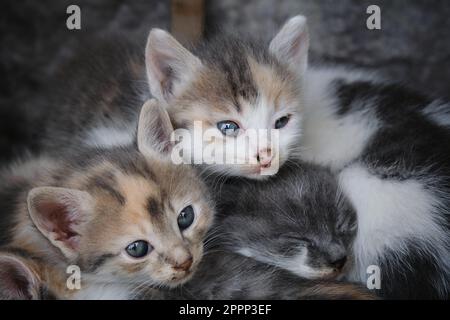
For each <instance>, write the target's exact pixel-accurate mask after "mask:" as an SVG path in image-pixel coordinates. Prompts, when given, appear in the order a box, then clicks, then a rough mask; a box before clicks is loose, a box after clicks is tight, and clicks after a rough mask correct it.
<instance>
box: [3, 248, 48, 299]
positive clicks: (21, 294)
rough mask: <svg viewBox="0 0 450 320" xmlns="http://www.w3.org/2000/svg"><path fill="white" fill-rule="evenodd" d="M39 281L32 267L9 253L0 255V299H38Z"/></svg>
mask: <svg viewBox="0 0 450 320" xmlns="http://www.w3.org/2000/svg"><path fill="white" fill-rule="evenodd" d="M40 284H41V280H40V279H39V276H38V275H37V274H36V273H35V271H34V269H33V266H31V265H29V264H28V263H27V262H25V261H24V260H23V259H21V258H19V257H16V256H15V255H13V254H10V253H0V299H1V300H32V299H38V298H39V288H40Z"/></svg>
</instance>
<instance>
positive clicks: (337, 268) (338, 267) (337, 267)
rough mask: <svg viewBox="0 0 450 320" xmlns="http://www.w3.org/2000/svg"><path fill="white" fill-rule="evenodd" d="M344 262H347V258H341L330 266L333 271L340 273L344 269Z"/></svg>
mask: <svg viewBox="0 0 450 320" xmlns="http://www.w3.org/2000/svg"><path fill="white" fill-rule="evenodd" d="M346 262H347V256H343V257H341V258H339V259H337V260H335V261H333V262H331V263H330V264H331V266H332V267H333V268H334V270H335V271H341V270H342V269H343V268H344V266H345V263H346Z"/></svg>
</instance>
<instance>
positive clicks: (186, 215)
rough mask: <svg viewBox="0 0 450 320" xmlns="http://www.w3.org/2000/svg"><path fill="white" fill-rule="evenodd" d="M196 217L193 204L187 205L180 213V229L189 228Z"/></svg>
mask: <svg viewBox="0 0 450 320" xmlns="http://www.w3.org/2000/svg"><path fill="white" fill-rule="evenodd" d="M194 217H195V214H194V209H193V208H192V206H187V207H186V208H184V209H183V210H182V211H181V213H180V214H179V215H178V227H180V230H181V231H183V230H185V229H187V228H189V227H190V226H191V224H192V222H194Z"/></svg>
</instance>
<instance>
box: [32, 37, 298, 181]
mask: <svg viewBox="0 0 450 320" xmlns="http://www.w3.org/2000/svg"><path fill="white" fill-rule="evenodd" d="M92 52H93V53H90V54H89V53H82V54H80V55H79V56H78V57H77V58H76V59H75V60H74V61H72V62H71V63H70V64H69V65H68V67H67V69H66V70H65V71H61V74H62V79H57V80H56V83H54V84H51V85H50V87H52V90H53V91H55V90H54V88H61V89H59V90H58V91H59V93H56V94H55V93H52V95H53V96H54V97H53V101H52V103H50V106H48V107H47V109H46V112H48V118H47V121H48V123H47V124H46V125H45V126H44V127H45V129H44V132H43V133H40V131H41V130H42V129H41V127H40V128H38V131H39V132H38V133H37V135H38V136H43V143H42V144H41V147H42V148H43V149H45V150H49V149H50V150H55V149H56V150H58V149H59V148H60V147H67V146H68V145H88V146H101V147H115V146H123V145H128V144H130V143H132V140H133V130H134V127H135V121H137V111H138V110H139V106H140V105H141V104H142V102H143V101H145V100H147V99H149V97H150V96H153V97H156V98H157V99H158V100H159V101H160V102H161V103H162V104H163V105H164V107H165V108H166V110H167V111H168V113H169V116H170V118H171V120H172V122H173V124H174V127H175V129H178V130H177V131H176V133H179V135H178V134H177V135H174V137H173V140H174V142H177V145H178V146H179V147H180V148H181V151H180V152H178V153H176V155H177V161H179V162H183V163H192V164H199V165H202V166H203V167H204V168H205V170H208V171H210V172H215V173H221V174H224V175H227V176H228V175H231V176H246V177H250V178H255V179H258V178H264V177H267V176H268V175H272V174H275V173H276V172H277V170H278V168H279V167H280V166H282V165H283V164H284V163H285V162H286V161H288V160H289V159H290V158H291V157H292V156H293V154H294V153H295V151H296V145H297V141H298V136H299V135H300V129H299V128H300V126H299V123H300V120H301V116H300V110H299V108H298V99H299V96H298V93H299V90H298V84H297V76H296V75H295V74H294V73H293V72H291V71H290V70H289V69H288V68H287V67H286V66H285V64H284V63H282V62H280V61H279V60H278V59H276V57H274V56H273V54H271V52H270V50H269V47H263V46H260V45H257V44H256V42H248V43H246V42H242V41H241V40H238V39H237V38H235V37H231V36H230V37H224V38H223V39H216V40H213V41H210V42H208V43H205V44H203V45H199V46H198V47H196V48H194V49H193V53H191V52H190V51H188V50H187V49H185V48H184V47H183V46H182V45H181V44H180V43H178V42H177V41H176V40H175V39H174V38H173V37H172V36H171V35H170V34H168V33H167V32H165V31H163V30H160V29H153V30H152V31H151V32H150V34H149V36H148V40H147V45H146V48H145V58H144V57H142V53H143V52H144V50H142V51H141V52H140V49H139V46H136V45H135V44H134V43H131V42H130V41H125V40H122V39H120V38H119V40H117V38H114V42H112V43H109V42H108V41H107V40H105V39H103V41H100V42H99V43H97V44H95V45H94V48H93V50H92ZM68 79H69V80H68ZM61 83H62V84H64V83H65V85H63V86H62V84H61ZM149 89H150V90H149ZM186 136H187V137H186ZM188 138H189V139H188ZM56 152H57V151H56Z"/></svg>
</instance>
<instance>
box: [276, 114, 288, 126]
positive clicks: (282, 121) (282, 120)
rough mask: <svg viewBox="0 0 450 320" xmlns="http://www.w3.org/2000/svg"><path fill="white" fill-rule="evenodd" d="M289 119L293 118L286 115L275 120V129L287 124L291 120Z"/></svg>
mask: <svg viewBox="0 0 450 320" xmlns="http://www.w3.org/2000/svg"><path fill="white" fill-rule="evenodd" d="M289 119H291V116H290V115H289V116H284V117H281V118H280V119H278V120H277V121H275V129H281V128H283V127H285V126H286V125H287V123H288V122H289Z"/></svg>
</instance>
